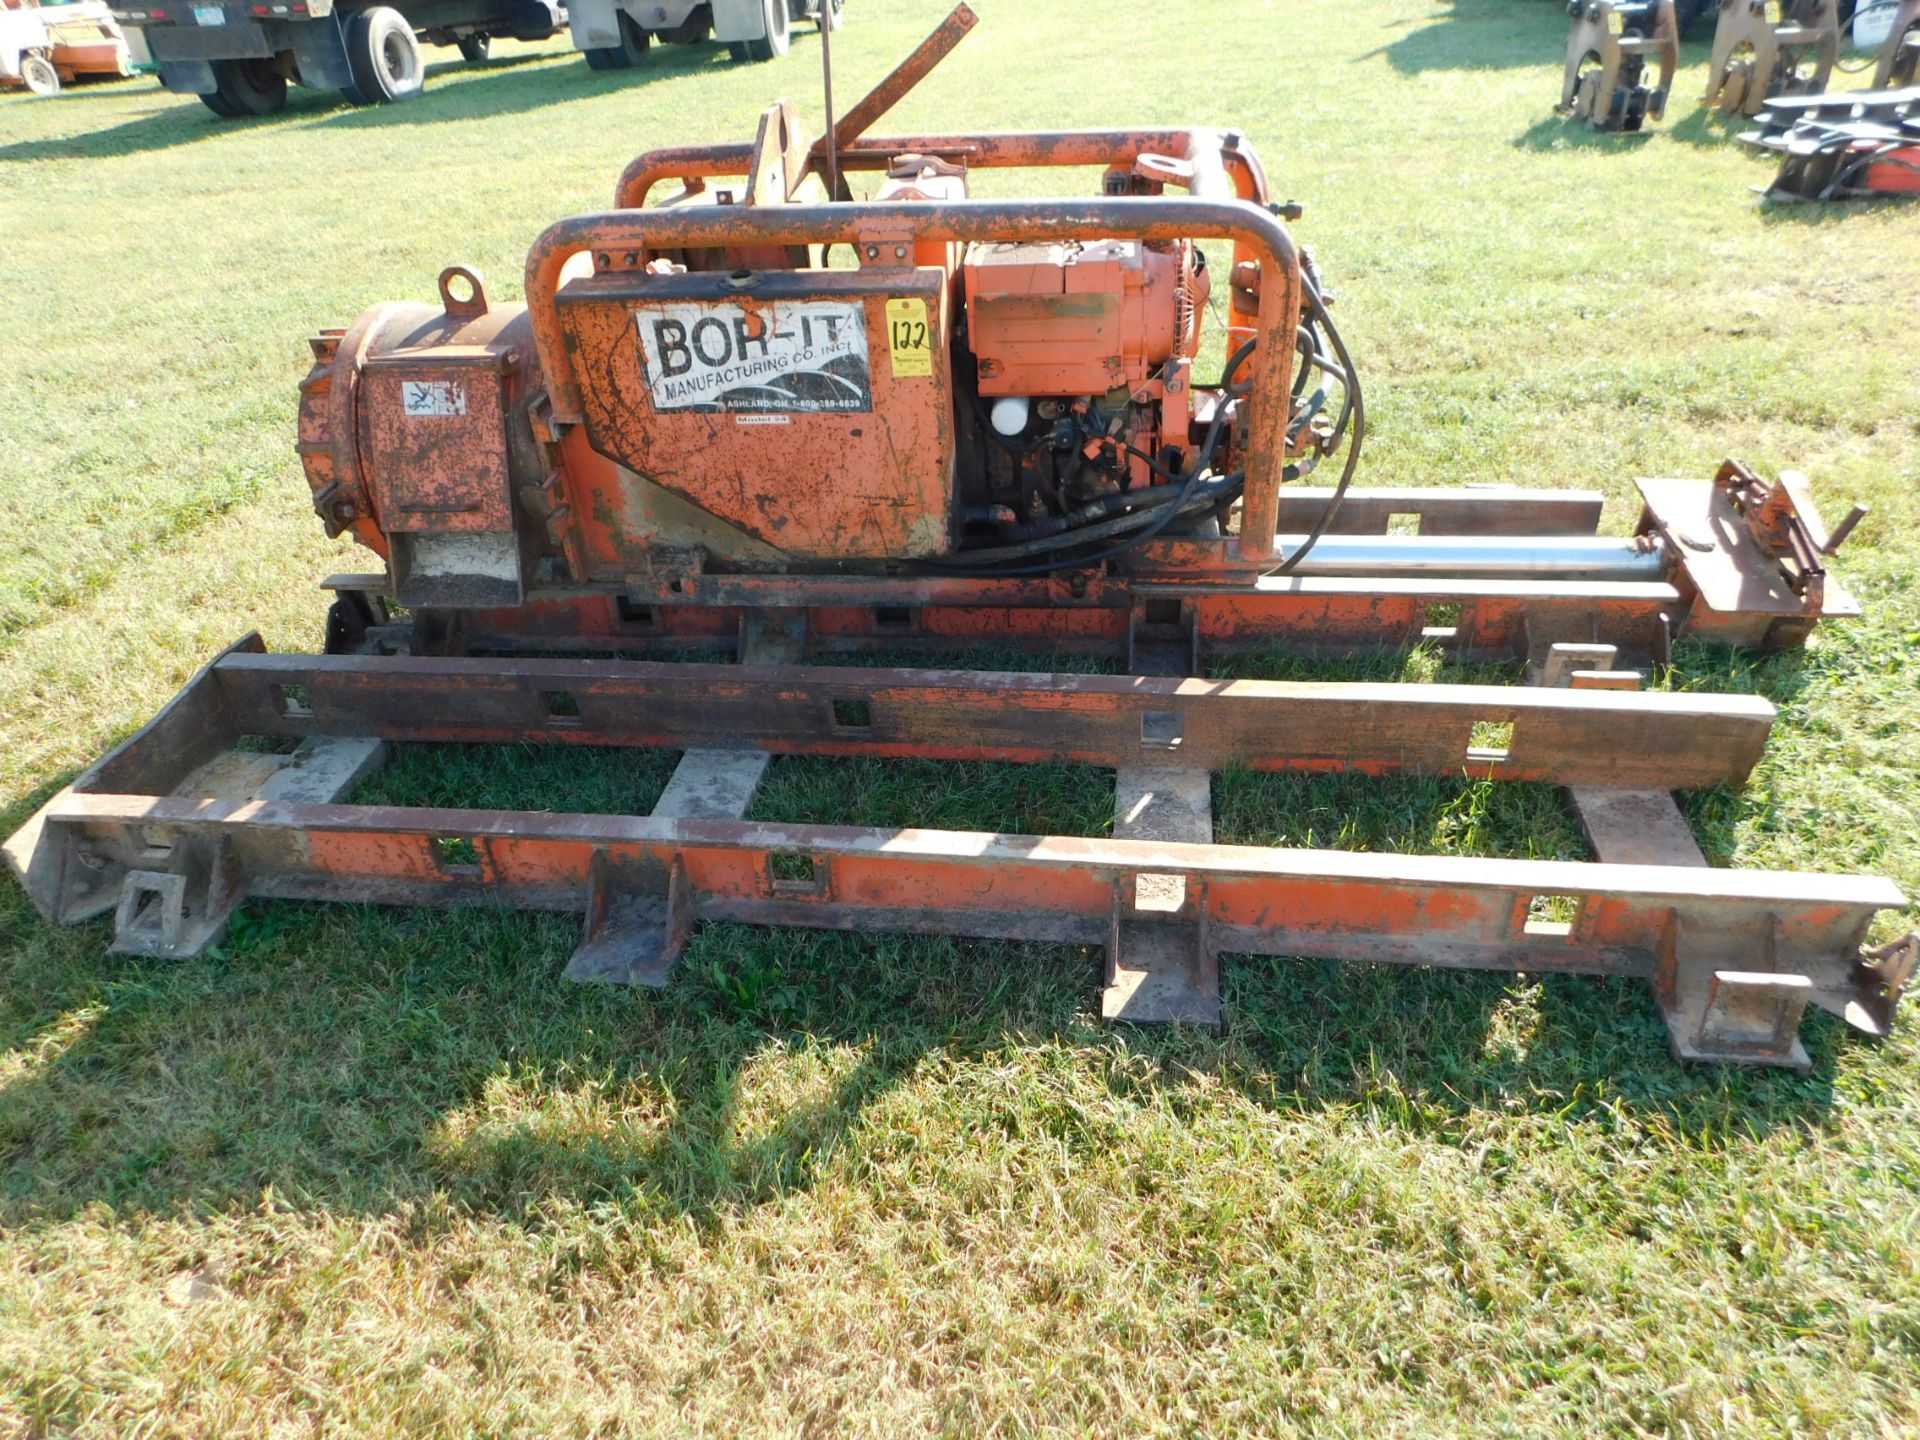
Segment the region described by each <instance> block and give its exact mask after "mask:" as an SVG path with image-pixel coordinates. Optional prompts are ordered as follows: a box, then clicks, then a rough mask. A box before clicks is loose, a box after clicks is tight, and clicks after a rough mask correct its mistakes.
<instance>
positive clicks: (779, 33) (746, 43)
mask: <svg viewBox="0 0 1920 1440" xmlns="http://www.w3.org/2000/svg"><path fill="white" fill-rule="evenodd" d="M760 14H761V24H762V25H763V26H764V30H763V32H762V34H761V36H760V38H759V39H758V40H735V41H734V42H733V43H732V44H730V45H728V46H727V53H728V54H729V55H731V56H732V57H733V58H734V59H735V60H753V61H759V60H777V59H779V58H780V57H781V56H782V55H784V54H786V53H787V51H788V50H790V49H791V48H792V47H793V34H792V32H791V31H790V30H789V29H788V25H789V23H790V22H789V21H788V19H787V0H760Z"/></svg>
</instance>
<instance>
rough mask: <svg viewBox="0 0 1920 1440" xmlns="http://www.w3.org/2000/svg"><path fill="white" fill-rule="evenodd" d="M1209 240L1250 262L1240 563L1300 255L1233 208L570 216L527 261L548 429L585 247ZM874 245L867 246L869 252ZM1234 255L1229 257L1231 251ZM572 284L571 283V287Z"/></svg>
mask: <svg viewBox="0 0 1920 1440" xmlns="http://www.w3.org/2000/svg"><path fill="white" fill-rule="evenodd" d="M1194 236H1217V237H1220V238H1222V239H1229V240H1232V241H1233V242H1234V244H1235V246H1236V247H1237V248H1238V247H1244V248H1245V249H1246V250H1247V251H1248V252H1249V253H1250V254H1252V255H1253V256H1254V257H1256V258H1257V259H1259V261H1260V272H1259V273H1260V284H1259V319H1258V324H1257V326H1256V327H1255V332H1254V338H1255V339H1256V340H1257V341H1258V342H1259V349H1258V352H1257V353H1256V355H1255V357H1254V361H1253V375H1252V389H1251V391H1250V392H1249V394H1248V398H1247V404H1248V408H1249V410H1250V412H1251V414H1250V417H1249V419H1248V422H1247V434H1246V440H1245V444H1246V451H1247V461H1246V488H1245V493H1244V497H1243V500H1242V514H1243V520H1242V530H1243V534H1242V538H1241V540H1240V541H1239V545H1238V549H1239V551H1240V553H1241V554H1242V555H1243V556H1244V557H1245V558H1246V559H1248V560H1253V561H1258V560H1262V559H1265V558H1267V557H1270V556H1271V555H1272V554H1273V536H1274V515H1275V513H1276V510H1277V507H1278V505H1279V491H1280V484H1281V480H1282V477H1283V473H1284V471H1285V468H1286V464H1287V459H1288V454H1289V448H1290V447H1289V443H1288V439H1287V424H1288V421H1289V419H1290V417H1291V415H1292V403H1291V383H1292V364H1293V356H1294V335H1295V329H1296V327H1297V326H1298V324H1299V320H1300V304H1301V280H1300V257H1299V252H1298V251H1297V250H1296V249H1295V247H1294V243H1293V239H1292V237H1291V236H1290V235H1288V233H1287V230H1286V227H1285V226H1283V225H1282V224H1281V223H1280V222H1279V221H1278V220H1277V219H1276V218H1274V217H1273V216H1272V215H1270V214H1268V213H1267V212H1266V211H1265V210H1262V209H1261V208H1259V207H1258V206H1256V205H1253V204H1250V203H1248V202H1246V201H1244V200H1194V199H1180V198H1170V197H1164V196H1161V197H1143V198H1131V197H1128V198H1118V199H1095V200H957V201H952V202H950V203H947V204H943V205H937V206H936V205H914V204H871V203H850V204H841V205H797V206H796V205H787V206H734V205H716V206H702V207H682V208H678V209H663V210H617V211H610V212H606V213H603V214H598V215H576V216H574V217H572V218H570V219H566V220H561V221H558V222H556V223H555V224H553V225H550V226H548V227H547V229H546V230H545V231H544V232H543V233H542V234H541V236H540V238H539V239H538V240H536V241H535V242H534V244H533V248H532V249H531V250H530V251H529V252H528V254H527V269H526V296H527V310H528V315H529V318H530V320H531V324H532V328H533V334H534V341H535V344H536V346H537V348H538V349H539V352H540V361H541V369H542V371H543V373H544V374H545V376H546V379H547V387H548V393H549V395H550V397H551V401H552V407H553V415H554V418H555V419H556V420H557V421H560V422H563V423H567V424H578V423H579V422H580V421H581V420H582V418H583V415H584V411H583V409H582V404H581V396H580V382H579V378H578V376H577V375H576V374H575V372H574V367H573V359H572V356H571V355H570V354H569V353H568V350H567V346H566V334H565V330H564V327H563V326H562V325H561V321H560V307H559V299H558V291H559V283H560V274H561V271H562V269H563V268H564V267H565V265H566V263H567V261H568V260H570V259H571V258H572V257H573V256H575V255H578V254H580V253H582V252H585V251H592V250H596V249H598V250H605V251H618V252H621V253H623V254H624V253H626V252H634V253H635V254H636V255H639V254H643V253H652V252H657V251H660V250H684V249H700V248H712V247H715V246H729V245H735V246H742V245H744V246H764V245H820V244H829V243H833V244H838V243H843V242H845V243H853V244H858V243H860V242H861V241H862V240H863V239H866V238H868V237H885V238H886V239H887V240H888V241H889V242H890V243H891V242H892V241H894V240H895V239H896V238H898V237H909V238H910V239H912V240H915V241H919V240H951V241H963V242H964V241H975V240H991V241H1020V240H1059V241H1065V240H1110V239H1138V240H1176V239H1186V238H1192V237H1194ZM876 248H877V247H876ZM1236 253H1237V251H1236ZM576 283H582V282H576Z"/></svg>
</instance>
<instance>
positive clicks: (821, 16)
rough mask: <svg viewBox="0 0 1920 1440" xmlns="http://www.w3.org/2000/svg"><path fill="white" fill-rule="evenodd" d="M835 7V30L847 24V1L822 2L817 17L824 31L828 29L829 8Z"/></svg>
mask: <svg viewBox="0 0 1920 1440" xmlns="http://www.w3.org/2000/svg"><path fill="white" fill-rule="evenodd" d="M828 6H832V7H833V28H834V29H836V30H838V29H840V28H841V27H842V26H844V25H845V24H846V23H847V17H846V9H847V0H820V9H819V12H818V14H817V15H816V16H815V18H816V19H818V20H819V22H820V28H821V29H822V30H824V29H826V28H827V7H828Z"/></svg>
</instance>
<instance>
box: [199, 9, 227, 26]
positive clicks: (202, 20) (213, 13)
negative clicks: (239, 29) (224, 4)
mask: <svg viewBox="0 0 1920 1440" xmlns="http://www.w3.org/2000/svg"><path fill="white" fill-rule="evenodd" d="M193 23H194V24H196V25H224V24H226V23H227V12H226V11H225V10H223V9H222V8H221V7H220V6H218V5H196V6H194V7H193Z"/></svg>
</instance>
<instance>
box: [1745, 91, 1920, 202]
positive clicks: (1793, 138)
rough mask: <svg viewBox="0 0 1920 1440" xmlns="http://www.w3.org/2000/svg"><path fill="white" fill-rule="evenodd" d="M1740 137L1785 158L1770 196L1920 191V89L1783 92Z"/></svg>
mask: <svg viewBox="0 0 1920 1440" xmlns="http://www.w3.org/2000/svg"><path fill="white" fill-rule="evenodd" d="M1740 139H1741V140H1742V141H1743V142H1745V143H1746V144H1748V145H1752V146H1754V147H1755V148H1756V149H1759V150H1765V151H1768V152H1769V153H1771V154H1774V155H1777V156H1779V157H1780V171H1779V173H1778V174H1777V175H1775V176H1774V178H1773V183H1772V184H1770V185H1769V186H1768V187H1767V190H1766V196H1767V198H1768V199H1769V200H1779V201H1788V202H1791V201H1798V200H1867V199H1873V198H1876V197H1879V196H1896V195H1897V196H1902V197H1905V198H1907V199H1912V198H1915V197H1916V196H1920V86H1910V87H1909V88H1907V89H1905V90H1849V91H1845V92H1842V93H1839V94H1833V95H1800V96H1791V97H1783V98H1781V99H1778V100H1774V101H1770V102H1769V103H1768V104H1767V106H1766V108H1764V109H1763V110H1761V112H1760V114H1759V116H1758V123H1757V124H1756V125H1755V127H1754V128H1753V129H1752V130H1749V131H1747V133H1746V134H1744V135H1742V136H1741V137H1740Z"/></svg>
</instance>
